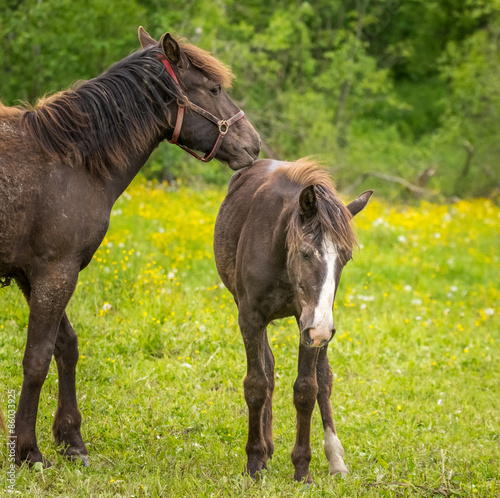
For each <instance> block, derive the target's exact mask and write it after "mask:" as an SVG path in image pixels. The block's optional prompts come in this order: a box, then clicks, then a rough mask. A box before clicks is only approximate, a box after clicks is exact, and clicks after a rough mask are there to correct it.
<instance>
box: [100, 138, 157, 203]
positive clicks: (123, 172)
mask: <svg viewBox="0 0 500 498" xmlns="http://www.w3.org/2000/svg"><path fill="white" fill-rule="evenodd" d="M162 139H163V137H161V138H158V139H157V140H154V141H153V142H152V143H151V144H149V145H148V146H147V147H145V149H144V151H141V152H139V153H136V154H132V155H131V156H130V158H129V161H128V164H127V166H126V167H124V168H121V169H119V170H118V169H115V170H113V171H110V177H109V178H105V179H103V180H102V181H103V183H104V190H105V192H106V195H107V197H108V199H109V202H110V204H111V205H113V204H114V203H115V202H116V200H117V199H118V197H120V195H122V194H123V192H124V191H125V189H126V188H127V187H128V186H129V185H130V183H131V182H132V180H133V179H134V178H135V177H136V176H137V174H138V173H139V171H140V170H141V168H142V167H143V166H144V164H145V163H146V161H147V160H148V158H149V156H150V155H151V153H152V152H153V150H154V149H156V147H158V145H159V143H160V142H161V141H162Z"/></svg>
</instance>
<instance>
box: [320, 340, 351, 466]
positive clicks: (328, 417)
mask: <svg viewBox="0 0 500 498" xmlns="http://www.w3.org/2000/svg"><path fill="white" fill-rule="evenodd" d="M327 353H328V346H325V347H324V348H321V349H320V351H319V357H318V364H317V367H316V379H317V381H318V406H319V410H320V412H321V419H322V421H323V429H324V431H325V455H326V458H327V459H328V463H329V466H330V474H331V475H334V474H338V473H342V474H347V472H348V471H347V467H346V466H345V463H344V458H343V457H344V448H342V444H341V443H340V440H339V438H338V437H337V431H336V430H335V425H334V424H333V418H332V407H331V404H330V396H331V394H332V380H333V379H332V371H331V369H330V364H329V362H328V354H327Z"/></svg>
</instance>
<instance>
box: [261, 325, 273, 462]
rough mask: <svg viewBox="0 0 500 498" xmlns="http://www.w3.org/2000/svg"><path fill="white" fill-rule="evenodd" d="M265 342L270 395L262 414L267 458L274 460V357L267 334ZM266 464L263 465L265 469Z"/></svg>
mask: <svg viewBox="0 0 500 498" xmlns="http://www.w3.org/2000/svg"><path fill="white" fill-rule="evenodd" d="M264 341H265V349H266V352H265V364H266V376H267V381H268V394H267V398H266V401H265V403H264V409H263V413H262V423H263V426H264V427H263V428H264V440H265V442H266V450H267V457H268V458H272V456H273V453H274V443H273V393H274V356H273V352H272V350H271V348H270V346H269V342H268V340H267V334H264ZM265 467H266V464H265V463H264V464H263V468H265Z"/></svg>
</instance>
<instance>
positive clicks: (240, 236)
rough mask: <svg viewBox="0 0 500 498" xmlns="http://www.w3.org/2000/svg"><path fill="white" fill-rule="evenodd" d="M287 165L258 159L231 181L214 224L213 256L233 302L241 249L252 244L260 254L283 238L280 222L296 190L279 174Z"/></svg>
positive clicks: (257, 269)
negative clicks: (277, 237)
mask: <svg viewBox="0 0 500 498" xmlns="http://www.w3.org/2000/svg"><path fill="white" fill-rule="evenodd" d="M290 164H292V163H287V162H283V161H276V160H272V159H260V160H258V161H256V162H255V163H254V164H253V165H252V166H251V167H250V168H245V169H243V170H240V171H238V172H237V173H235V174H234V175H233V177H232V178H231V181H230V183H229V188H228V194H227V196H226V198H225V199H224V202H223V203H222V205H221V208H220V210H219V214H218V216H217V222H216V224H215V234H214V252H215V261H216V264H217V270H218V272H219V275H220V277H221V279H222V281H223V282H224V285H225V286H226V287H227V288H228V289H229V290H230V292H231V293H232V294H233V296H235V298H237V292H236V271H237V268H238V259H241V257H240V258H239V256H241V252H242V251H243V250H244V249H243V247H247V248H248V245H249V244H254V245H256V246H258V247H256V248H255V251H257V253H261V252H262V251H266V250H268V249H269V248H270V246H271V243H272V237H273V236H275V235H277V234H278V232H280V231H281V232H282V235H283V236H284V235H285V230H284V229H283V228H284V227H281V226H280V220H279V219H280V217H282V216H283V212H284V209H286V204H287V200H288V199H289V198H290V197H291V196H292V195H293V193H294V191H295V190H297V189H298V187H297V185H294V184H293V183H292V182H291V181H290V180H289V179H288V178H287V177H286V175H281V174H280V172H279V171H278V170H279V169H280V168H286V167H287V166H288V165H290ZM264 260H267V258H262V261H264ZM256 263H259V262H256ZM274 266H276V265H274ZM259 270H260V269H259V268H255V271H259Z"/></svg>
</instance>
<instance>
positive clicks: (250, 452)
mask: <svg viewBox="0 0 500 498" xmlns="http://www.w3.org/2000/svg"><path fill="white" fill-rule="evenodd" d="M239 324H240V330H241V334H242V336H243V342H244V344H245V350H246V353H247V375H246V377H245V380H244V381H243V387H244V391H245V400H246V402H247V405H248V441H247V445H246V453H247V472H248V473H249V474H250V476H251V477H252V478H254V477H255V474H256V473H257V472H259V471H261V470H262V469H263V468H265V467H266V463H267V459H268V457H269V456H270V454H269V453H270V451H271V448H268V447H267V443H266V438H265V435H264V427H263V426H264V422H265V420H264V405H265V404H266V402H268V401H269V398H270V397H271V396H272V392H271V382H270V381H269V379H268V377H267V375H266V346H267V348H268V347H269V346H268V345H267V340H266V337H265V335H266V324H265V323H264V321H263V319H262V316H261V315H260V313H258V312H245V311H243V312H242V311H241V310H240V315H239ZM269 409H270V405H269ZM269 415H270V414H269V413H268V414H267V416H266V419H267V422H268V424H270V422H271V421H270V417H269Z"/></svg>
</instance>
